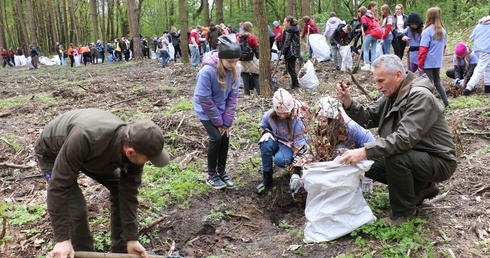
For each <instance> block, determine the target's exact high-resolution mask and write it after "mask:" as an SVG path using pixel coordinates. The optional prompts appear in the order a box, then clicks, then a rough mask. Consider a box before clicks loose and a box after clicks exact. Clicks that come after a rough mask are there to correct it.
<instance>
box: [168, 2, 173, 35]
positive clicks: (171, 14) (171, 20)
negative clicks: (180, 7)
mask: <svg viewBox="0 0 490 258" xmlns="http://www.w3.org/2000/svg"><path fill="white" fill-rule="evenodd" d="M174 14H175V4H174V1H173V0H171V1H170V6H169V7H168V17H169V19H168V20H169V21H168V27H169V28H172V27H173V26H174V19H170V17H174Z"/></svg>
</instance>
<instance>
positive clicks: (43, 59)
mask: <svg viewBox="0 0 490 258" xmlns="http://www.w3.org/2000/svg"><path fill="white" fill-rule="evenodd" d="M39 63H41V64H43V65H57V64H56V62H54V61H52V60H51V59H49V58H47V57H45V56H41V57H39ZM58 65H59V64H58Z"/></svg>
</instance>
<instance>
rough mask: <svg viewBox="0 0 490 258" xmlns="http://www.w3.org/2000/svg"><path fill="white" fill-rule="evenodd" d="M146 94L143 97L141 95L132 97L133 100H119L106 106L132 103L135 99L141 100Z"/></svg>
mask: <svg viewBox="0 0 490 258" xmlns="http://www.w3.org/2000/svg"><path fill="white" fill-rule="evenodd" d="M146 95H147V94H144V95H141V96H137V97H134V98H130V99H125V100H121V101H119V102H116V103H112V104H109V105H107V106H109V107H112V106H115V105H118V104H121V103H125V102H129V101H133V100H135V99H139V98H142V97H146Z"/></svg>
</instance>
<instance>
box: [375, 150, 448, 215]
mask: <svg viewBox="0 0 490 258" xmlns="http://www.w3.org/2000/svg"><path fill="white" fill-rule="evenodd" d="M443 162H445V161H442V160H441V159H439V158H436V157H434V156H431V155H429V154H428V153H426V152H420V151H415V150H409V151H407V152H404V153H400V154H396V155H393V156H390V157H387V158H383V159H374V164H373V165H372V166H371V169H370V170H369V171H368V172H366V177H368V178H371V179H373V180H376V181H378V182H381V183H384V184H387V185H388V191H389V195H390V205H391V210H392V213H393V216H409V215H413V214H414V213H415V210H416V205H415V196H416V195H417V194H418V193H419V192H420V191H421V190H422V189H424V188H427V187H428V186H429V184H430V182H442V181H444V180H446V179H448V178H449V176H448V174H451V173H445V172H444V166H443V165H441V163H443Z"/></svg>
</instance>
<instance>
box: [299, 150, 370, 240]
mask: <svg viewBox="0 0 490 258" xmlns="http://www.w3.org/2000/svg"><path fill="white" fill-rule="evenodd" d="M339 159H340V157H337V158H336V159H335V160H334V161H330V162H315V163H310V164H307V165H306V166H305V170H304V171H303V180H304V188H305V190H306V191H307V192H308V197H307V198H306V208H305V216H306V219H307V222H306V227H305V231H304V234H305V239H304V240H305V242H324V241H331V240H334V239H337V238H339V237H341V236H344V235H346V234H349V233H350V232H352V231H353V230H355V229H356V228H358V227H360V226H362V225H364V224H366V223H371V222H373V221H374V220H376V217H375V216H374V214H373V212H372V211H371V209H370V208H369V206H368V204H367V203H366V200H365V199H364V197H363V196H362V189H361V179H362V178H363V177H364V172H366V171H368V170H369V168H370V167H371V165H372V164H373V163H374V161H372V160H364V161H362V162H360V163H358V164H357V165H355V166H347V165H343V164H339V163H338V160H339Z"/></svg>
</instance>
